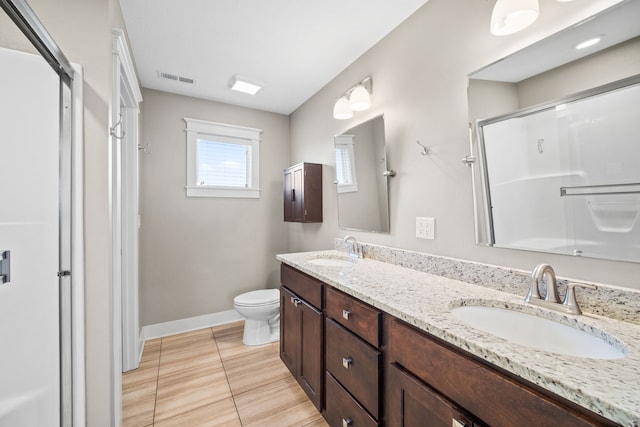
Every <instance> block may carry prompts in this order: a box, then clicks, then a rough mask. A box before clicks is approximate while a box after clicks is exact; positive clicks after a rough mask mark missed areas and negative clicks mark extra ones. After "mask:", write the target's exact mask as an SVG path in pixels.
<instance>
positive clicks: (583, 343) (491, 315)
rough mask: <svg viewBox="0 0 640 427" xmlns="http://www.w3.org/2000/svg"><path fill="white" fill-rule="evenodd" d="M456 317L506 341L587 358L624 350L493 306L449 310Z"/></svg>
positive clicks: (619, 353)
mask: <svg viewBox="0 0 640 427" xmlns="http://www.w3.org/2000/svg"><path fill="white" fill-rule="evenodd" d="M451 314H453V316H454V317H455V318H457V319H458V320H461V321H463V322H464V323H466V324H468V325H469V326H472V327H473V328H475V329H479V330H481V331H483V332H488V333H490V334H492V335H495V336H497V337H500V338H502V339H505V340H507V341H509V342H512V343H515V344H520V345H524V346H527V347H532V348H535V349H538V350H543V351H548V352H551V353H557V354H564V355H569V356H576V357H582V358H587V359H621V358H623V357H624V352H623V351H621V350H620V349H618V348H616V347H614V346H613V345H612V344H609V343H608V342H606V341H604V340H603V339H601V338H599V337H596V336H594V335H591V334H589V333H587V332H584V331H581V330H580V329H576V328H572V327H570V326H567V325H563V324H562V323H558V322H554V321H553V320H548V319H544V318H542V317H538V316H534V315H531V314H527V313H522V312H519V311H514V310H509V309H505V308H497V307H485V306H473V305H472V306H462V307H455V308H453V309H451Z"/></svg>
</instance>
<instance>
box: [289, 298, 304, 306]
mask: <svg viewBox="0 0 640 427" xmlns="http://www.w3.org/2000/svg"><path fill="white" fill-rule="evenodd" d="M301 302H302V301H301V300H300V299H299V298H296V297H291V304H293V305H295V306H296V307H297V306H298V304H300V303H301Z"/></svg>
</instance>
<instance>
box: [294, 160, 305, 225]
mask: <svg viewBox="0 0 640 427" xmlns="http://www.w3.org/2000/svg"><path fill="white" fill-rule="evenodd" d="M303 173H304V171H303V169H302V168H298V169H294V170H293V171H292V175H293V189H292V191H291V198H292V206H293V219H294V220H295V221H304V191H303V188H304V187H303V186H302V185H303Z"/></svg>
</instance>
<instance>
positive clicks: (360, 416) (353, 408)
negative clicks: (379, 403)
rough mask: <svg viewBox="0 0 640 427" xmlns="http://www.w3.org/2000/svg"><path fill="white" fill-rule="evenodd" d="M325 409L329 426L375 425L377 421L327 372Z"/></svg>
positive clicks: (359, 426)
mask: <svg viewBox="0 0 640 427" xmlns="http://www.w3.org/2000/svg"><path fill="white" fill-rule="evenodd" d="M325 390H326V393H327V399H326V400H327V409H326V410H325V413H324V418H325V419H326V420H327V423H328V424H329V425H330V426H331V427H352V426H353V427H376V426H378V425H379V423H378V422H377V421H376V420H374V419H373V418H371V415H369V414H367V411H365V410H364V408H363V407H362V406H360V404H359V403H358V402H356V401H355V400H353V398H352V397H351V395H349V393H348V392H347V391H346V390H345V389H344V388H342V387H341V386H340V384H338V382H337V381H336V380H335V378H333V376H332V375H331V374H330V373H329V372H327V374H326V386H325Z"/></svg>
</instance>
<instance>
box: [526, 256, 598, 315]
mask: <svg viewBox="0 0 640 427" xmlns="http://www.w3.org/2000/svg"><path fill="white" fill-rule="evenodd" d="M545 276H547V294H546V296H545V298H544V299H542V297H541V296H540V291H539V285H540V282H542V280H543V279H544V277H545ZM576 287H582V288H591V289H598V287H597V286H595V285H591V284H589V283H569V284H568V285H567V292H566V294H565V295H564V300H563V301H562V304H560V298H559V297H558V284H557V281H556V273H555V271H553V268H552V267H551V266H550V265H549V264H540V265H538V266H536V268H534V269H533V271H532V272H531V285H530V287H529V292H528V293H527V296H526V297H525V298H524V300H525V302H528V303H530V304H535V305H539V306H541V307H546V308H550V309H552V310H556V311H561V312H563V313H569V314H582V310H580V306H578V301H577V300H576V292H575V288H576Z"/></svg>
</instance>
